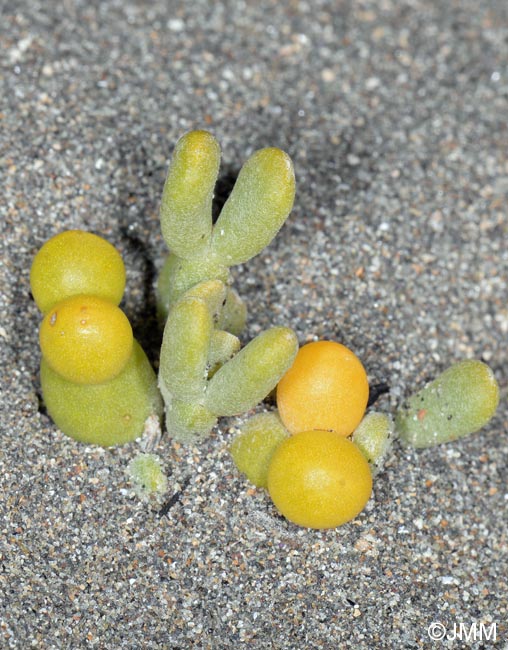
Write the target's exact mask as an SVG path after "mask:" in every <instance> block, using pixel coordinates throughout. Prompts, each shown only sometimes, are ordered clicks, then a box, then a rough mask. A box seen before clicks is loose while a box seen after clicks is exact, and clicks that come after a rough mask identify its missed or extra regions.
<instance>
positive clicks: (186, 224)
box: [160, 131, 220, 258]
mask: <svg viewBox="0 0 508 650" xmlns="http://www.w3.org/2000/svg"><path fill="white" fill-rule="evenodd" d="M219 164H220V147H219V144H218V143H217V141H216V140H215V138H214V137H213V136H212V135H211V134H210V133H208V132H207V131H191V132H190V133H187V134H186V135H184V136H183V137H182V138H180V140H179V141H178V142H177V144H176V147H175V150H174V153H173V157H172V159H171V163H170V166H169V170H168V175H167V179H166V183H165V184H164V190H163V192H162V200H161V208H160V220H161V228H162V236H163V237H164V240H165V242H166V244H167V245H168V248H169V249H170V250H171V251H172V252H173V253H175V254H176V255H178V257H182V258H190V257H194V256H195V255H196V254H198V253H199V252H200V251H202V250H203V249H204V248H206V247H207V246H208V244H209V243H210V235H211V232H212V199H213V191H214V187H215V183H216V181H217V176H218V174H219Z"/></svg>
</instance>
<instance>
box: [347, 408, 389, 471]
mask: <svg viewBox="0 0 508 650" xmlns="http://www.w3.org/2000/svg"><path fill="white" fill-rule="evenodd" d="M352 440H353V442H354V443H355V445H356V446H357V447H359V449H360V451H361V452H362V454H363V455H364V456H365V458H366V459H367V461H368V462H369V464H370V465H371V466H373V467H374V469H376V470H380V469H381V468H382V466H383V463H384V460H385V458H386V456H387V454H388V452H389V450H390V447H391V444H392V440H393V422H392V420H391V418H390V417H389V416H388V415H386V414H385V413H377V412H375V411H371V412H370V413H367V415H365V417H364V418H363V420H362V421H361V422H360V424H359V425H358V427H357V428H356V429H355V431H354V432H353V438H352Z"/></svg>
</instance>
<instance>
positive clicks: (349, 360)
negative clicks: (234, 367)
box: [230, 341, 499, 528]
mask: <svg viewBox="0 0 508 650" xmlns="http://www.w3.org/2000/svg"><path fill="white" fill-rule="evenodd" d="M368 396H369V386H368V381H367V375H366V372H365V370H364V368H363V366H362V364H361V362H360V361H359V359H358V358H357V357H356V355H355V354H354V353H353V352H352V351H351V350H349V349H348V348H346V347H345V346H343V345H341V344H340V343H336V342H333V341H318V342H314V343H308V344H307V345H304V346H303V347H302V348H300V350H299V352H298V354H297V356H296V359H295V362H294V364H293V365H292V367H291V368H290V369H289V370H288V372H287V373H286V374H285V375H284V377H283V378H282V379H281V381H280V382H279V384H278V386H277V407H278V413H277V412H270V413H262V414H259V415H255V416H253V417H252V418H250V419H249V420H247V422H246V424H245V425H244V427H243V428H242V431H241V432H240V434H239V435H238V436H237V437H236V439H235V440H234V441H233V443H232V445H231V448H230V451H231V455H232V457H233V460H234V462H235V464H236V466H237V467H238V469H239V470H240V471H242V472H243V473H244V474H245V475H246V476H247V478H248V479H249V480H250V481H251V482H252V483H254V485H256V486H257V487H263V488H267V489H268V492H269V494H270V497H271V498H272V500H273V502H274V504H275V506H276V507H277V509H278V510H279V511H280V512H281V513H282V514H283V515H284V516H285V517H286V518H287V519H289V520H290V521H292V522H294V523H296V524H299V525H301V526H307V527H310V528H331V527H336V526H340V525H341V524H343V523H345V522H347V521H349V520H351V519H353V518H354V517H355V516H356V515H357V514H359V512H361V511H362V510H363V508H364V507H365V505H366V504H367V501H368V500H369V497H370V494H371V490H372V476H373V475H375V474H376V473H377V471H379V469H380V468H381V467H382V465H383V462H384V460H385V458H386V456H387V454H388V451H389V449H390V447H391V442H392V439H393V437H394V434H396V435H398V436H400V438H401V439H402V440H404V441H405V442H406V443H407V444H410V445H412V446H414V447H420V448H421V447H429V446H431V445H434V444H438V443H442V442H448V441H451V440H455V439H457V438H459V437H461V436H464V435H467V434H468V433H472V432H473V431H477V430H478V429H480V428H481V427H483V426H484V425H485V424H486V423H487V422H488V421H489V420H490V418H491V417H492V416H493V415H494V413H495V411H496V408H497V404H498V401H499V389H498V385H497V382H496V380H495V378H494V375H493V373H492V371H491V370H490V368H489V367H488V366H487V365H486V364H485V363H482V362H481V361H475V360H466V361H462V362H459V363H457V364H455V365H454V366H452V367H451V368H449V369H448V370H446V371H445V372H444V373H442V375H440V376H439V377H438V378H437V379H436V380H434V381H433V382H431V383H430V384H428V385H427V386H425V387H424V388H423V389H422V390H421V391H419V392H418V393H416V394H415V395H414V396H413V397H412V398H410V399H409V400H408V401H407V402H406V403H404V404H403V405H402V407H401V408H400V409H399V410H398V411H397V413H396V415H395V426H394V423H393V421H392V418H391V417H390V416H388V415H386V414H384V413H378V412H375V411H371V412H369V413H367V414H366V415H364V414H365V410H366V407H367V402H368ZM349 436H351V439H348V437H349Z"/></svg>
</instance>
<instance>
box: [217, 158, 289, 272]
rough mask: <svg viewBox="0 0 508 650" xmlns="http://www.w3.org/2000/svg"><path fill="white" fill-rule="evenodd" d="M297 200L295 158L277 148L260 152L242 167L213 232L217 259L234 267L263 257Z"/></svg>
mask: <svg viewBox="0 0 508 650" xmlns="http://www.w3.org/2000/svg"><path fill="white" fill-rule="evenodd" d="M294 196H295V176H294V171H293V164H292V162H291V158H290V157H289V156H288V155H287V154H285V153H284V152H283V151H281V150H280V149H276V148H267V149H260V150H259V151H256V153H254V154H253V155H252V156H251V157H250V158H249V160H248V161H247V162H246V163H245V165H244V166H243V167H242V169H241V171H240V174H239V175H238V179H237V181H236V183H235V186H234V187H233V191H232V192H231V194H230V196H229V198H228V200H227V201H226V203H225V204H224V207H223V208H222V212H221V213H220V216H219V218H218V220H217V223H216V224H215V226H214V228H213V232H212V244H211V248H212V253H213V255H214V256H215V257H216V258H217V259H218V260H220V262H221V263H222V264H225V265H227V266H232V265H233V264H240V263H242V262H246V261H247V260H249V259H250V258H251V257H254V255H257V254H258V253H260V252H261V251H262V250H263V248H264V247H265V246H267V245H268V244H269V243H270V242H271V241H272V239H273V238H274V237H275V235H276V234H277V232H278V231H279V229H280V228H281V227H282V225H283V223H284V221H285V220H286V218H287V216H288V215H289V213H290V211H291V208H292V207H293V201H294Z"/></svg>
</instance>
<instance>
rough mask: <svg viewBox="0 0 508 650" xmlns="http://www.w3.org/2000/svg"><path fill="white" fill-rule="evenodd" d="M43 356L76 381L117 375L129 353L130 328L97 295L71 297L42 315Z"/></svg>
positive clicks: (91, 381)
mask: <svg viewBox="0 0 508 650" xmlns="http://www.w3.org/2000/svg"><path fill="white" fill-rule="evenodd" d="M39 340H40V344H41V352H42V356H43V357H44V359H45V360H46V362H47V363H48V365H49V366H50V367H51V369H52V370H54V371H55V372H56V373H58V374H59V375H61V376H62V377H64V379H67V380H68V381H71V382H73V383H76V384H100V383H102V382H105V381H109V380H110V379H113V377H116V376H117V375H118V374H119V373H120V372H121V371H122V370H123V368H124V367H125V365H126V364H127V362H128V361H129V358H130V356H131V352H132V346H133V340H134V339H133V335H132V328H131V325H130V323H129V321H128V319H127V316H126V315H125V314H124V313H123V311H122V310H121V309H120V308H119V307H117V306H116V305H114V304H113V303H112V302H110V301H109V300H102V299H101V298H97V297H96V296H72V297H71V298H67V299H66V300H62V301H61V302H58V303H57V304H56V305H54V307H52V308H51V309H50V311H49V312H48V313H47V314H46V316H45V317H44V320H43V321H42V324H41V329H40V332H39Z"/></svg>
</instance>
